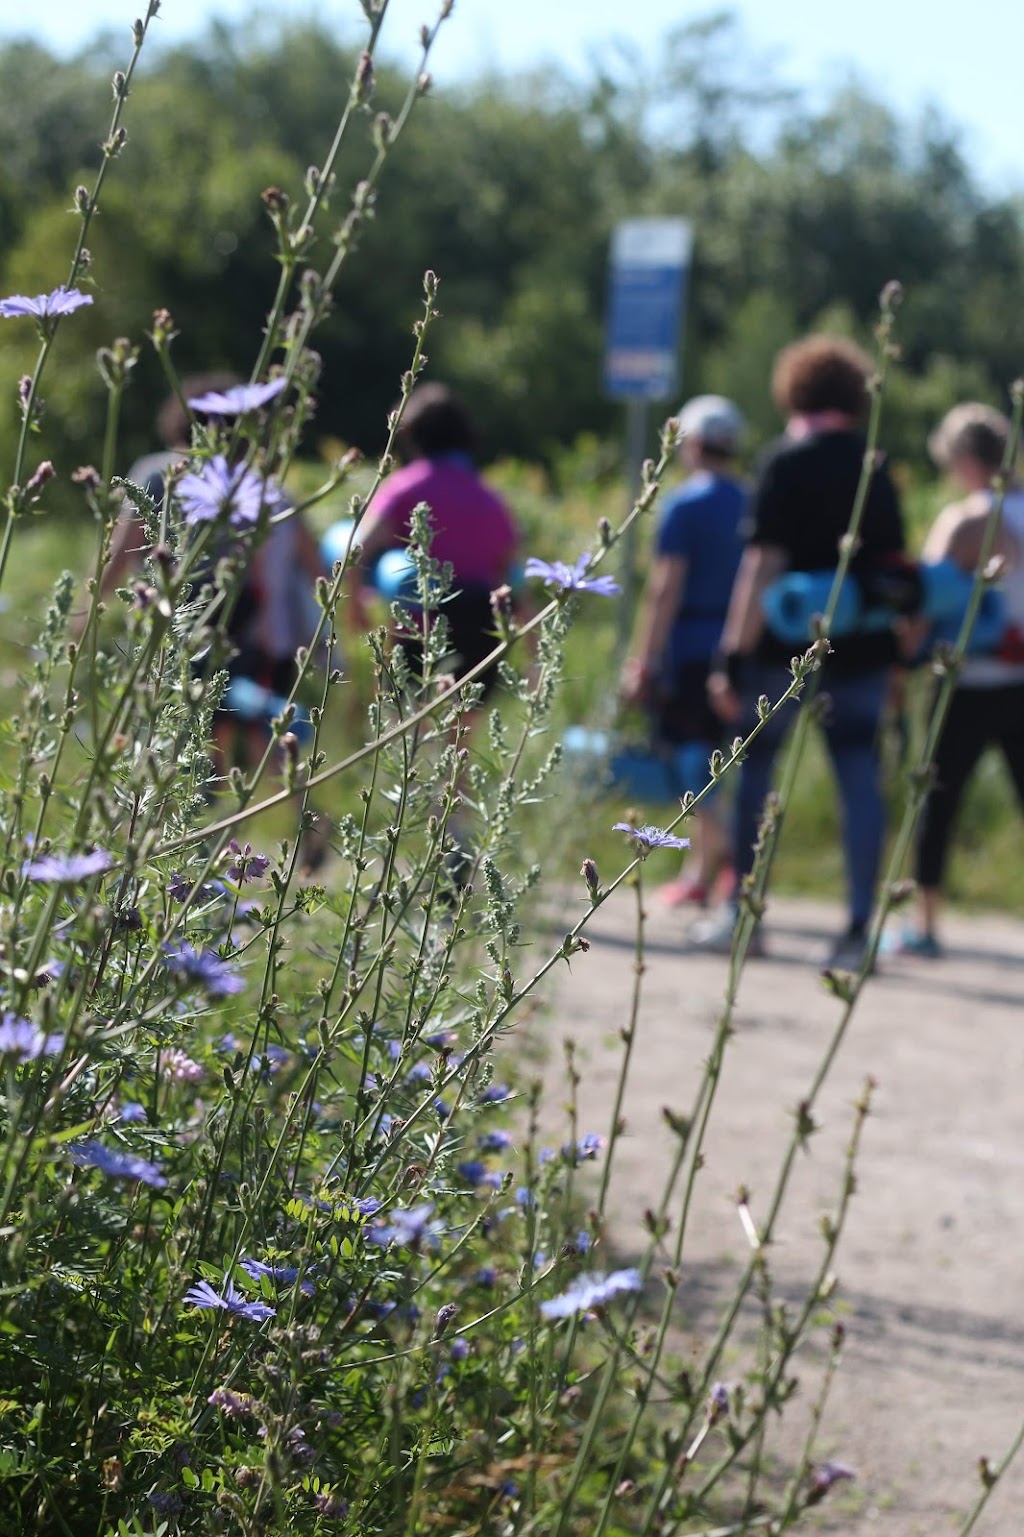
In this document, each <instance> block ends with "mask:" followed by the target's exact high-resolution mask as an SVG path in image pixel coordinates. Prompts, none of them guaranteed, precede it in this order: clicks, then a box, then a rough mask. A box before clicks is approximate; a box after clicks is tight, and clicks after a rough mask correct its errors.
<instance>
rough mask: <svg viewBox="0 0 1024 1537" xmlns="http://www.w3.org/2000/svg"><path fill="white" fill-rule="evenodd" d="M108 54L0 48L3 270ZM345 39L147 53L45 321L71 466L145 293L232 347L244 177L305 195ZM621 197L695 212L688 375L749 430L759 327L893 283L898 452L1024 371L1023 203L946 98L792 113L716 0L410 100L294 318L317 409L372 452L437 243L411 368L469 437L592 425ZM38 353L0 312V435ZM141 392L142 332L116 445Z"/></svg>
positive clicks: (688, 387) (14, 261)
mask: <svg viewBox="0 0 1024 1537" xmlns="http://www.w3.org/2000/svg"><path fill="white" fill-rule="evenodd" d="M451 24H452V25H454V24H457V23H455V22H453V23H451ZM124 51H125V50H124V49H123V48H122V47H121V46H117V47H116V48H115V46H114V45H113V43H112V41H111V40H110V39H101V40H99V41H98V42H97V43H96V44H95V45H94V46H93V47H92V48H90V49H88V50H87V51H85V52H84V53H82V54H81V55H79V56H78V57H75V58H73V59H70V60H59V59H57V58H55V57H53V56H52V55H51V54H50V53H49V52H48V51H47V50H46V49H44V48H42V47H40V46H38V45H35V44H33V43H29V42H15V43H11V44H8V45H7V46H6V47H4V48H3V49H2V50H0V287H2V291H3V292H4V293H8V294H9V293H13V292H27V293H37V292H40V291H42V290H44V289H47V288H49V287H51V286H54V285H55V284H56V283H57V282H59V281H60V280H61V279H62V277H63V275H64V273H65V271H66V266H67V259H68V253H69V252H70V249H71V247H72V242H73V239H74V236H75V233H76V231H75V225H74V222H73V216H72V215H71V214H70V212H69V211H70V210H71V207H72V195H73V190H74V187H75V185H76V184H77V183H79V182H87V183H88V182H90V181H91V179H92V178H91V174H90V173H91V172H92V171H93V170H94V168H95V165H96V162H97V158H98V154H99V151H98V147H97V146H98V142H99V140H100V139H101V138H102V137H103V133H104V131H105V117H106V114H107V111H108V103H109V100H110V83H109V82H110V76H111V73H112V70H113V69H114V68H115V67H118V66H119V65H121V64H122V63H123V58H122V54H123V52H124ZM354 60H355V55H354V53H353V52H352V50H351V49H350V48H347V47H346V46H344V45H343V44H340V43H339V42H338V41H337V40H336V39H335V38H334V37H332V36H331V34H330V33H329V32H328V31H327V30H325V29H323V28H322V27H320V26H318V25H317V24H314V23H303V24H286V23H281V24H271V23H267V22H263V23H260V24H258V25H252V24H240V25H238V26H235V27H226V26H223V25H219V24H214V25H213V26H211V27H210V28H209V30H208V31H207V32H206V34H205V35H204V36H203V37H202V38H200V39H198V40H196V41H194V42H192V43H190V44H189V45H188V46H185V47H180V48H177V49H174V50H170V51H166V52H163V53H161V54H158V55H157V56H156V58H155V60H154V61H153V62H151V63H150V64H149V65H148V67H147V68H145V69H144V70H143V72H142V75H141V77H140V78H139V79H138V81H137V83H136V86H135V89H134V91H133V95H132V99H131V100H130V101H129V103H128V109H127V115H126V118H125V122H126V126H127V132H128V140H127V144H126V146H125V149H124V151H123V153H122V155H121V156H120V158H119V160H118V161H117V163H116V164H115V165H114V166H113V167H112V168H111V174H110V177H109V178H108V183H107V188H106V191H105V194H104V200H103V204H102V212H101V214H100V216H99V217H98V218H97V219H96V221H95V224H94V229H93V234H92V237H91V239H90V246H91V249H92V256H93V266H92V272H93V275H94V278H95V285H96V286H95V294H96V299H97V302H96V304H95V306H94V307H93V308H92V309H91V310H89V311H83V312H82V313H81V314H80V315H79V316H78V317H76V323H75V325H74V327H71V326H67V327H65V328H64V331H63V332H62V334H61V336H60V338H59V341H58V358H59V365H58V368H57V369H56V370H55V371H54V373H53V375H52V376H51V378H50V381H49V386H50V387H49V389H48V392H47V393H48V397H49V409H50V412H51V415H52V417H53V418H54V419H59V422H60V439H59V441H60V450H59V451H60V452H61V453H62V454H63V455H65V456H66V459H67V461H68V464H69V466H70V465H73V464H74V463H77V462H78V461H79V459H80V458H81V455H82V453H83V452H84V447H85V445H86V444H88V443H93V442H95V441H96V438H97V433H98V431H99V430H101V423H102V416H103V411H104V396H103V391H102V388H101V387H100V384H99V379H98V375H97V372H96V366H95V352H96V349H97V348H98V347H100V346H103V345H109V343H110V341H111V340H112V339H113V338H114V337H116V336H127V337H129V338H132V339H134V340H138V341H141V340H142V338H143V334H144V332H145V330H146V329H147V327H148V326H149V325H150V323H151V314H152V311H153V309H154V308H155V307H157V306H162V307H165V308H167V309H168V310H170V312H171V313H172V315H173V316H174V320H175V324H176V326H177V329H178V330H179V332H180V336H179V339H178V340H177V342H176V343H175V350H176V354H177V359H178V363H179V366H180V367H181V368H182V369H183V370H190V369H198V368H203V369H205V368H210V367H232V368H237V369H239V370H243V371H244V370H246V369H247V368H248V367H249V365H250V364H251V362H252V360H253V358H254V356H255V353H256V351H257V349H258V345H259V338H260V328H261V324H262V320H263V317H264V314H265V312H266V310H267V308H268V306H269V304H270V301H271V297H272V293H273V290H274V287H275V285H276V282H277V276H278V273H277V268H276V266H275V263H274V259H273V239H272V236H273V232H272V230H271V228H270V224H269V221H268V219H267V217H266V210H265V208H264V205H263V203H262V202H261V198H260V193H261V191H262V190H263V189H264V188H266V187H268V186H270V185H277V186H280V187H282V188H285V189H286V190H288V191H289V192H291V193H292V194H293V195H294V196H298V195H300V194H301V188H302V183H303V177H304V175H305V173H306V169H307V165H308V163H309V161H310V160H311V159H315V158H316V157H317V156H318V155H320V156H322V154H323V153H324V150H325V147H326V144H327V142H328V140H329V136H330V134H331V132H332V131H333V126H334V124H335V122H336V120H337V117H338V114H339V111H340V108H341V106H342V105H343V102H344V99H345V94H346V92H347V89H348V81H349V79H350V77H351V72H352V68H353V64H354ZM405 84H406V82H405V81H404V80H403V78H402V74H401V71H400V70H398V69H395V68H392V67H380V68H379V69H378V72H377V78H376V85H375V90H374V94H373V96H372V99H371V100H370V101H369V103H368V104H367V107H366V109H365V111H364V112H363V114H362V120H361V121H360V123H359V124H358V125H357V129H356V132H355V134H354V135H353V136H352V138H351V140H350V142H349V144H348V145H347V147H346V149H345V151H344V153H343V156H342V160H341V163H340V166H339V172H338V179H339V185H340V187H342V188H345V189H346V190H347V189H348V188H349V187H351V186H352V185H354V183H355V182H356V181H357V180H358V179H359V177H360V176H361V175H362V174H363V172H364V170H365V166H366V164H367V162H368V158H369V154H370V151H371V136H372V133H373V120H374V113H375V112H377V111H380V110H382V109H384V110H388V109H390V110H394V109H395V107H396V106H397V104H398V102H399V101H400V99H401V96H402V93H403V92H404V89H405ZM182 102H187V103H188V110H187V111H183V110H182V105H181V104H182ZM644 214H683V215H685V216H687V217H688V218H690V219H691V220H692V221H693V224H694V226H695V231H696V253H695V268H694V273H693V281H692V286H691V291H690V295H689V299H688V313H687V321H686V342H685V361H684V370H683V374H684V381H685V392H686V393H687V394H689V393H694V392H696V391H697V390H702V389H711V390H721V391H722V392H725V393H728V394H731V395H732V396H734V397H735V398H736V399H737V400H738V401H739V402H740V404H741V405H742V406H743V407H744V409H745V410H746V412H747V413H748V415H749V417H750V420H751V422H752V424H753V428H754V437H755V440H756V439H760V438H764V437H765V436H767V435H769V434H770V433H771V432H772V431H773V430H774V428H775V426H776V422H775V418H774V414H773V409H772V406H771V403H770V400H769V398H768V392H767V377H768V371H769V367H770V363H771V358H772V356H773V355H774V352H775V351H776V349H777V348H778V347H779V346H781V345H782V344H783V343H784V342H786V341H787V340H789V339H790V338H791V337H792V336H793V335H794V334H796V333H798V332H799V331H801V330H804V329H806V328H808V327H811V326H815V325H825V326H829V327H832V328H838V329H841V330H844V331H847V332H849V333H851V334H854V335H857V336H860V337H862V338H865V337H870V333H871V327H872V323H873V318H874V314H875V310H876V304H877V296H878V293H879V291H880V289H881V288H882V286H883V285H884V283H885V282H886V281H888V280H889V279H890V278H892V277H898V278H899V279H900V280H901V281H902V282H903V284H904V285H905V288H906V291H907V299H906V303H905V306H904V309H903V312H902V315H901V320H900V337H901V342H902V347H903V353H904V359H905V365H906V366H905V368H904V370H903V371H902V373H901V376H900V377H899V378H898V379H897V381H896V382H895V384H894V386H893V389H892V394H891V398H890V407H889V415H888V425H887V433H886V437H887V441H888V442H889V445H890V447H891V448H892V449H893V451H894V452H895V453H897V455H899V456H901V457H904V458H907V459H908V460H913V459H914V458H915V457H917V458H919V457H920V455H921V452H922V445H923V442H924V438H925V435H926V432H927V430H928V428H929V427H930V426H931V425H932V423H933V422H934V420H935V419H936V418H937V416H938V415H939V414H940V413H941V412H942V411H943V410H944V409H946V407H947V406H948V405H949V404H951V403H952V401H953V400H955V399H956V398H958V397H962V396H964V395H970V396H976V397H981V398H985V399H990V400H993V401H996V402H999V401H1001V400H1002V399H1003V398H1004V396H1005V390H1006V386H1007V384H1008V383H1009V382H1010V380H1011V379H1012V378H1014V377H1015V376H1016V375H1017V374H1018V373H1020V371H1021V368H1022V362H1024V346H1022V321H1021V313H1020V295H1021V293H1022V291H1024V216H1022V208H1021V204H1020V202H1019V201H1018V200H1016V199H1014V198H1013V197H1012V196H1009V195H1002V194H997V193H993V192H992V191H990V190H988V189H986V188H985V187H984V186H983V185H982V183H981V181H980V180H979V178H978V177H977V175H976V174H975V173H974V172H973V171H972V169H971V167H970V165H969V164H968V162H967V160H966V158H965V156H964V153H963V151H962V149H961V145H960V139H959V134H958V131H957V129H956V127H955V126H954V125H951V124H950V123H948V122H946V121H945V120H944V119H943V118H942V117H941V115H939V114H937V113H936V112H934V111H933V112H930V113H926V114H924V115H922V116H919V117H917V118H914V119H907V118H904V117H901V116H900V115H899V114H898V113H897V112H895V111H894V110H893V109H892V108H891V107H889V106H887V105H885V104H884V103H883V102H881V101H879V100H877V99H874V98H873V97H872V96H871V95H870V94H869V93H868V92H866V91H865V90H864V89H863V88H861V87H858V86H856V85H852V84H851V85H848V86H846V87H844V88H842V89H840V90H838V91H837V92H836V93H835V94H834V96H833V97H832V99H831V100H830V101H829V102H828V103H827V104H826V105H825V106H824V107H823V108H818V107H813V106H812V105H810V104H809V102H808V101H807V100H806V99H805V98H804V97H802V96H801V95H800V94H798V93H794V92H792V91H788V90H786V89H785V88H783V87H782V86H781V85H780V84H779V83H778V82H777V81H776V80H775V79H774V77H773V75H772V72H771V70H770V69H767V68H766V67H765V66H764V63H763V61H761V60H758V59H755V58H753V57H752V56H751V54H750V53H749V51H748V49H747V48H746V45H745V42H744V38H743V34H742V31H741V28H740V26H739V23H738V22H737V20H736V19H735V17H733V16H732V15H730V14H729V13H717V14H714V15H710V16H708V17H705V18H703V19H702V20H699V21H697V22H695V23H690V24H688V25H686V26H683V27H680V28H678V29H676V30H675V31H674V32H672V33H671V34H669V35H668V36H667V37H666V38H665V39H664V41H663V45H662V46H661V48H660V50H659V61H658V64H657V66H656V68H655V69H653V70H652V69H650V68H646V67H644V66H643V65H642V64H641V63H640V61H639V60H638V59H636V58H632V57H631V56H630V55H629V54H628V52H620V53H618V54H608V55H606V56H605V58H604V59H603V60H602V61H600V62H598V63H596V64H595V65H594V67H593V70H592V73H591V75H590V77H589V78H588V79H584V80H579V79H569V78H563V77H560V76H558V75H552V74H551V73H550V72H545V73H539V74H535V75H527V76H519V77H515V78H512V79H508V80H503V79H496V78H489V79H479V80H476V81H472V82H469V83H467V84H465V85H463V86H461V87H459V88H457V89H451V90H445V91H443V92H441V91H432V92H430V93H428V94H427V95H426V96H425V97H424V98H423V99H422V100H421V101H420V102H418V104H417V108H416V110H415V111H414V113H413V115H412V118H411V120H410V122H409V125H408V128H407V130H406V132H405V134H404V135H403V138H402V140H401V142H400V143H399V144H398V146H397V147H396V149H395V152H394V155H393V158H392V160H391V161H390V162H389V164H388V165H387V167H386V169H385V174H384V178H383V182H382V186H381V193H380V203H379V213H378V216H377V217H376V218H375V219H374V220H372V221H371V222H370V223H369V225H368V227H367V229H366V231H365V235H364V237H363V239H362V242H361V245H360V247H359V249H358V251H357V252H356V254H355V256H354V257H353V259H352V260H351V262H350V263H349V264H348V266H347V268H346V269H345V273H344V276H343V279H342V282H341V285H340V289H339V292H338V298H337V303H336V306H335V309H334V312H333V314H332V316H331V318H330V320H329V321H328V323H327V324H326V325H325V326H324V327H323V328H322V329H321V331H320V332H319V333H318V339H317V346H318V349H319V351H320V353H321V355H322V358H323V374H322V380H321V387H320V391H319V394H320V401H321V406H320V412H319V415H318V418H317V425H316V433H317V434H319V435H320V436H321V437H330V438H334V439H339V440H342V441H344V442H345V443H356V444H359V445H360V446H362V447H363V448H364V449H367V450H373V449H375V448H377V447H379V445H380V443H381V441H382V437H383V433H384V425H385V416H386V413H387V410H388V408H389V406H390V405H391V404H392V403H393V401H394V398H395V396H396V393H397V384H398V380H399V376H400V374H401V372H402V370H403V368H404V367H405V366H406V365H407V363H408V359H409V356H410V351H411V345H412V342H411V327H412V324H413V321H414V319H415V318H416V315H417V314H418V312H419V306H420V295H421V278H422V274H423V272H424V271H425V270H426V269H427V268H428V267H429V268H433V269H434V270H435V271H436V272H437V273H438V274H439V275H440V277H441V279H442V289H441V310H442V313H443V320H442V322H441V323H440V324H439V325H438V326H437V327H436V328H435V329H434V331H433V332H432V334H431V338H430V347H429V349H428V350H429V352H430V366H431V372H432V373H433V375H434V376H435V377H443V378H446V379H448V380H450V381H451V382H452V383H454V384H455V385H456V386H457V387H458V388H460V389H461V390H463V391H464V392H465V393H466V395H467V396H468V397H469V398H470V399H471V400H472V402H473V404H474V407H475V409H476V410H477V411H478V413H479V415H480V418H481V421H482V426H483V431H484V440H485V443H486V448H487V452H488V454H489V455H493V456H496V455H516V456H521V457H524V458H527V459H531V460H539V461H543V462H546V463H547V464H549V465H556V464H557V462H558V458H559V453H560V450H561V449H562V448H564V446H565V445H567V444H570V443H571V442H572V441H573V440H574V439H575V438H576V437H577V436H578V435H579V434H581V433H584V432H593V433H596V434H598V435H606V434H610V433H611V432H612V431H613V429H614V428H615V427H616V426H617V423H618V420H619V413H618V410H617V408H616V407H615V406H614V405H612V404H611V403H609V402H607V401H605V400H604V399H603V398H602V395H601V383H600V380H601V352H602V346H603V327H604V304H605V286H606V280H607V252H608V241H609V236H610V233H611V230H612V228H613V227H614V225H615V223H616V222H617V221H618V220H619V219H621V218H623V217H630V216H634V215H644ZM327 234H328V228H327V226H325V228H324V238H325V239H326V238H327ZM32 350H33V347H32V337H31V336H30V334H29V328H28V327H27V326H23V325H22V324H20V323H19V326H18V327H17V328H15V327H14V326H13V325H10V324H8V325H7V326H6V327H5V330H4V333H3V336H2V339H0V391H2V393H3V398H4V399H6V400H7V401H8V402H9V409H8V410H5V411H4V412H3V413H2V416H0V452H2V451H6V450H7V449H8V448H9V447H10V443H11V440H12V437H13V434H14V433H15V431H16V427H17V422H16V411H15V410H14V408H13V401H14V396H15V391H16V387H17V379H18V377H19V376H20V374H21V373H22V372H23V371H24V369H25V367H26V366H27V365H28V364H29V362H30V358H31V355H32ZM163 393H164V383H163V379H162V375H161V373H160V371H159V368H158V366H157V364H156V362H155V360H154V359H152V358H151V357H148V356H144V357H143V359H142V360H141V361H140V364H139V366H138V369H137V370H136V377H135V380H134V383H133V387H132V389H131V390H130V391H129V392H128V395H127V397H126V401H125V407H124V418H123V421H124V435H125V455H126V457H127V456H128V455H129V454H131V453H134V452H141V451H143V450H144V449H145V448H146V447H149V446H151V445H152V418H153V413H154V409H155V407H156V405H157V404H158V402H159V400H160V399H161V398H162V395H163ZM52 441H53V440H52V438H51V442H52ZM310 447H311V448H313V447H315V439H313V440H311V444H310Z"/></svg>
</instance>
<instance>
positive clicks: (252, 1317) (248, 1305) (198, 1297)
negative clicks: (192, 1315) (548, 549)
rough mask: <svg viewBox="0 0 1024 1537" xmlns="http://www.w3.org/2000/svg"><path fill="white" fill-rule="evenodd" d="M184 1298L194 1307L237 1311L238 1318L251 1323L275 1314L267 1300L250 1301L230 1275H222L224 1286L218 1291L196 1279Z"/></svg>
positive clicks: (274, 1309) (207, 1283)
mask: <svg viewBox="0 0 1024 1537" xmlns="http://www.w3.org/2000/svg"><path fill="white" fill-rule="evenodd" d="M184 1300H185V1301H186V1302H188V1303H191V1305H192V1306H193V1307H194V1308H221V1309H223V1310H224V1311H225V1312H228V1313H237V1314H238V1316H239V1318H248V1319H249V1321H250V1322H251V1323H263V1322H264V1320H265V1319H267V1318H274V1317H275V1316H276V1314H277V1309H276V1308H272V1307H271V1306H270V1304H269V1302H250V1301H249V1299H248V1298H247V1297H246V1296H245V1294H244V1293H243V1292H240V1291H239V1290H238V1287H237V1286H236V1285H235V1284H234V1282H233V1281H232V1279H231V1277H230V1276H225V1277H224V1286H223V1289H222V1290H221V1291H219V1292H218V1291H214V1289H213V1287H212V1286H211V1285H210V1283H209V1281H198V1282H197V1283H196V1285H195V1286H190V1287H189V1289H188V1291H187V1292H186V1293H185V1298H184Z"/></svg>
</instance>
